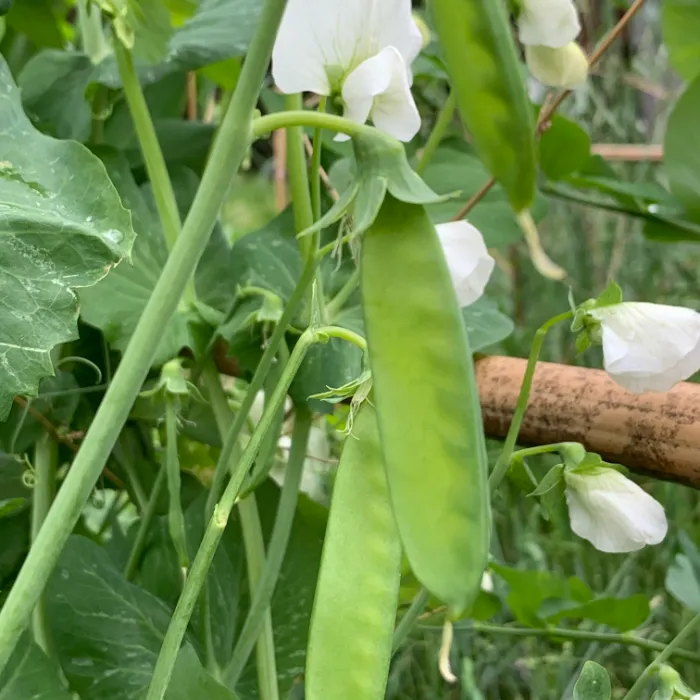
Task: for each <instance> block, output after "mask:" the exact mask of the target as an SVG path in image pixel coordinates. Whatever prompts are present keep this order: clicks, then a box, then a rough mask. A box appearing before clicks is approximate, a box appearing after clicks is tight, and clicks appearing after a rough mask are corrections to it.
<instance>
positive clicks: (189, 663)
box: [0, 644, 237, 700]
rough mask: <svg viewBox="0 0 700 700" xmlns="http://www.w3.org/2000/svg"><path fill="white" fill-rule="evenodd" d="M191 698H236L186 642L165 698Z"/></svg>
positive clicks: (230, 699)
mask: <svg viewBox="0 0 700 700" xmlns="http://www.w3.org/2000/svg"><path fill="white" fill-rule="evenodd" d="M193 698H206V699H207V700H237V696H236V694H235V693H233V692H231V691H230V690H229V689H228V688H226V687H225V686H223V685H221V683H219V682H218V681H217V680H216V679H215V678H214V676H212V675H211V674H210V673H208V672H207V671H206V670H205V669H204V667H203V666H202V663H201V661H200V660H199V658H198V657H197V654H196V653H195V651H194V649H193V648H192V647H191V646H189V645H188V644H186V645H185V646H183V647H182V648H181V649H180V652H179V654H178V655H177V661H176V662H175V668H174V669H173V676H172V678H171V680H170V683H169V685H168V690H167V692H166V693H165V700H193ZM0 700H2V698H0Z"/></svg>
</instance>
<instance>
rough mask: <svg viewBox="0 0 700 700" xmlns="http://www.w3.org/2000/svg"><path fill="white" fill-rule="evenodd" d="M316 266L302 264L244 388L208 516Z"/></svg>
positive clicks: (223, 451) (209, 501) (209, 499)
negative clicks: (283, 307)
mask: <svg viewBox="0 0 700 700" xmlns="http://www.w3.org/2000/svg"><path fill="white" fill-rule="evenodd" d="M316 265H317V263H316V260H315V259H312V260H309V261H307V262H306V266H305V267H304V271H303V272H302V274H301V277H300V278H299V281H298V282H297V286H296V287H295V288H294V291H293V292H292V296H291V297H290V298H289V301H288V302H287V306H286V307H285V309H284V312H283V313H282V318H281V319H280V320H279V322H278V324H277V325H276V326H275V330H274V331H273V333H272V336H271V337H270V340H269V341H268V343H267V347H266V348H265V352H264V353H263V356H262V357H261V358H260V362H258V366H257V367H256V369H255V374H253V378H252V379H251V381H250V385H249V386H248V391H247V392H246V395H245V398H244V399H243V403H242V404H241V408H240V410H239V411H238V413H237V414H236V418H235V420H234V421H233V423H232V424H231V427H230V428H229V430H228V433H227V434H226V438H225V439H224V444H223V447H222V448H221V454H220V455H219V461H218V462H217V464H216V471H215V472H214V480H213V482H212V485H211V489H210V490H209V495H208V497H207V511H206V512H207V514H208V516H211V513H213V512H214V504H215V503H216V501H217V500H218V498H219V495H220V494H221V490H222V488H223V485H224V482H225V481H226V475H227V473H228V469H229V463H230V462H231V461H232V460H231V457H232V456H233V452H234V450H235V449H236V446H237V444H238V438H239V437H240V434H241V430H243V426H244V425H245V422H246V420H247V419H248V414H249V413H250V409H251V407H252V405H253V402H254V401H255V397H256V395H257V393H258V392H259V391H260V389H262V386H263V383H264V381H265V377H267V374H268V372H269V371H270V367H271V366H272V363H273V361H274V359H275V356H276V355H277V351H278V349H279V347H280V343H281V342H282V340H283V339H284V334H285V333H286V331H287V327H288V326H289V325H290V323H291V322H292V319H293V318H294V313H295V312H296V310H297V308H298V306H299V304H300V303H301V301H302V299H303V298H304V295H305V294H306V290H307V288H308V286H309V284H311V280H312V279H313V277H314V274H315V272H316Z"/></svg>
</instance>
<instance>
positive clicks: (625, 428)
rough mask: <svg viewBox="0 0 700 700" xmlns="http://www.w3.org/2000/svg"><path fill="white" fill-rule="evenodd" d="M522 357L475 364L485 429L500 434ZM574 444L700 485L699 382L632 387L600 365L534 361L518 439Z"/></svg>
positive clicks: (507, 419)
mask: <svg viewBox="0 0 700 700" xmlns="http://www.w3.org/2000/svg"><path fill="white" fill-rule="evenodd" d="M526 364H527V363H526V361H525V360H522V359H519V358H513V357H485V358H482V359H480V360H479V361H478V362H477V363H476V374H477V382H478V384H479V397H480V400H481V408H482V412H483V418H484V426H485V430H486V434H487V435H488V436H489V437H493V438H503V437H505V435H506V433H507V431H508V426H509V425H510V421H511V417H512V415H513V411H514V409H515V403H516V401H517V399H518V393H519V392H520V385H521V383H522V379H523V374H524V373H525V366H526ZM563 441H572V442H580V443H582V444H583V445H584V446H585V447H586V449H588V450H590V451H591V452H597V453H599V454H600V455H601V456H602V457H603V458H604V459H605V460H607V461H609V462H616V463H619V464H624V465H625V466H626V467H629V468H630V469H632V470H634V471H635V472H639V473H642V474H647V475H650V476H653V477H655V478H657V479H664V480H667V481H677V482H680V483H683V484H686V485H688V486H693V487H695V488H700V384H690V383H687V382H683V383H681V384H679V385H678V386H676V387H675V388H674V389H673V390H671V391H670V392H668V393H666V394H653V393H650V394H641V395H638V394H632V393H630V392H629V391H626V390H625V389H623V388H622V387H621V386H618V385H617V384H616V383H615V382H613V381H612V379H610V378H609V377H608V375H607V374H606V373H605V372H603V371H602V370H596V369H587V368H582V367H570V366H567V365H558V364H553V363H550V362H540V363H538V365H537V369H536V371H535V377H534V380H533V383H532V391H531V393H530V401H529V403H528V408H527V412H526V413H525V418H524V420H523V423H522V428H521V431H520V437H519V438H518V443H519V444H521V445H546V444H550V443H555V442H563Z"/></svg>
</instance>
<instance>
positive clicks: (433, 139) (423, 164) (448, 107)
mask: <svg viewBox="0 0 700 700" xmlns="http://www.w3.org/2000/svg"><path fill="white" fill-rule="evenodd" d="M456 105H457V98H456V96H455V92H454V90H453V91H452V92H451V93H450V94H449V95H448V96H447V100H446V101H445V104H444V105H443V106H442V109H441V110H440V114H438V118H437V121H436V122H435V126H434V127H433V130H432V131H431V132H430V137H429V138H428V141H427V142H426V144H425V146H424V147H423V153H421V157H420V160H419V161H418V165H416V172H417V173H418V174H419V175H421V174H422V173H423V171H424V170H425V169H426V168H427V167H428V165H429V164H430V161H431V160H432V159H433V156H434V155H435V151H437V148H438V146H439V145H440V141H442V139H443V137H444V136H445V132H446V131H447V127H448V126H449V125H450V122H451V121H452V117H453V116H454V113H455V107H456Z"/></svg>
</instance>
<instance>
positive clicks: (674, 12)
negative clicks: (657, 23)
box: [662, 0, 700, 81]
mask: <svg viewBox="0 0 700 700" xmlns="http://www.w3.org/2000/svg"><path fill="white" fill-rule="evenodd" d="M662 7H663V20H662V27H663V37H664V44H665V45H666V48H667V49H668V53H669V60H670V62H671V65H672V66H673V67H674V68H675V69H676V70H677V71H678V73H679V74H680V76H681V77H682V78H683V79H684V80H687V81H691V80H693V79H694V78H696V77H697V75H698V74H699V73H700V44H699V43H698V36H700V2H698V0H664V3H663V5H662Z"/></svg>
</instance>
